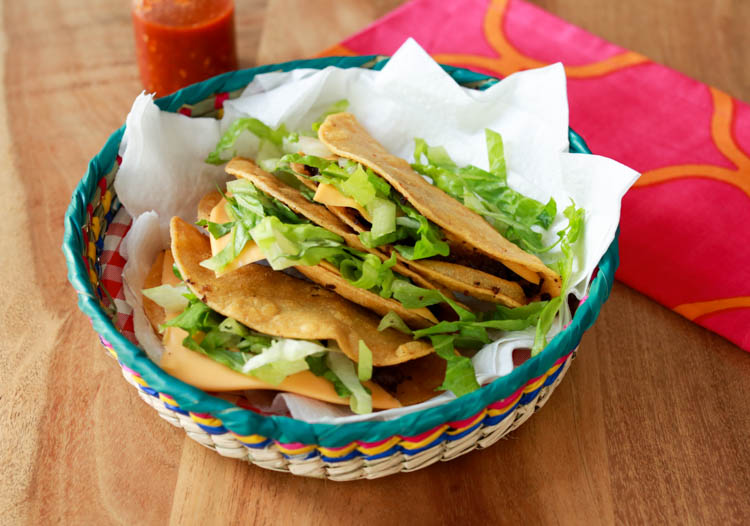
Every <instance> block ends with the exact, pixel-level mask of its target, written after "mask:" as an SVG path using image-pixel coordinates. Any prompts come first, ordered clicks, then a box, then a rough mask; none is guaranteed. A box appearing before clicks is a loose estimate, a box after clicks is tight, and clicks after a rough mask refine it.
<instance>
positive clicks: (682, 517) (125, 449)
mask: <svg viewBox="0 0 750 526" xmlns="http://www.w3.org/2000/svg"><path fill="white" fill-rule="evenodd" d="M399 3H400V1H399V0H378V1H367V0H357V1H348V2H338V1H337V0H320V1H316V2H307V1H304V0H237V4H238V7H239V10H238V12H239V16H238V20H237V24H238V38H239V43H240V56H241V62H242V66H251V65H254V64H260V63H266V62H275V61H280V60H288V59H294V58H301V57H305V56H310V55H313V54H315V53H317V52H318V51H320V50H322V49H324V48H326V47H328V46H329V45H331V44H334V43H335V42H337V41H339V40H341V39H342V38H344V37H346V36H347V35H348V34H350V33H352V32H354V31H355V30H357V29H359V28H362V27H363V26H365V25H366V24H368V23H369V22H371V21H372V20H374V19H376V18H377V17H379V16H380V15H382V14H384V13H385V12H387V11H388V10H390V9H392V8H394V7H395V6H396V5H397V4H399ZM535 3H537V4H539V5H541V6H542V7H545V8H547V9H549V10H551V11H553V12H555V13H557V14H559V15H560V16H562V17H564V18H566V19H567V20H569V21H571V22H573V23H575V24H578V25H580V26H582V27H584V28H586V29H588V30H590V31H593V32H594V33H597V34H599V35H601V36H603V37H605V38H607V39H609V40H611V41H613V42H616V43H618V44H621V45H623V46H626V47H629V48H631V49H633V50H636V51H639V52H641V53H644V54H646V55H648V56H650V57H652V58H653V59H655V60H658V61H661V62H663V63H666V64H668V65H670V66H672V67H674V68H676V69H678V70H680V71H683V72H685V73H687V74H689V75H691V76H694V77H696V78H698V79H700V80H702V81H705V82H708V83H710V84H713V85H715V86H717V87H719V88H721V89H724V90H726V91H728V92H729V93H731V94H733V95H735V96H737V97H739V98H741V99H744V100H750V68H748V67H747V65H748V64H750V36H749V35H750V32H749V31H748V20H750V3H748V2H732V1H731V0H716V1H714V2H705V1H703V0H658V1H656V0H631V1H629V2H617V1H614V0H607V1H606V2H602V1H600V0H536V1H535ZM127 5H128V2H127V1H123V0H118V1H116V0H108V1H103V0H66V1H65V2H62V1H55V0H29V1H27V2H2V3H0V19H2V22H3V33H2V40H1V41H0V42H1V44H0V46H1V47H0V48H1V49H3V50H4V52H5V53H4V55H3V62H2V64H3V67H2V69H0V75H1V76H2V80H3V82H1V83H0V100H2V101H3V109H2V111H0V172H1V173H2V192H1V193H0V210H2V213H3V218H4V220H3V221H2V222H0V243H1V245H0V253H1V254H2V267H3V270H2V273H0V290H2V291H3V293H2V295H0V313H1V314H0V316H2V322H1V323H0V331H2V335H1V336H0V342H2V352H0V375H1V376H0V414H1V415H2V418H1V419H0V422H2V441H0V452H2V453H1V454H2V457H1V458H2V465H3V466H4V475H3V478H4V480H3V483H2V490H1V491H0V510H1V511H2V515H0V517H2V518H1V519H0V522H2V523H9V524H14V523H25V522H31V523H34V524H48V523H53V522H54V523H57V522H62V523H67V524H105V523H127V524H163V523H166V522H172V523H175V524H213V523H217V524H218V523H232V524H238V523H258V524H266V523H269V524H270V523H279V524H294V523H301V524H339V523H353V524H359V523H363V524H381V523H382V524H393V523H410V524H415V525H416V524H449V523H453V524H457V523H482V522H488V523H496V522H500V523H516V522H521V521H524V522H526V523H533V524H536V523H547V522H560V523H579V524H580V523H586V524H595V523H613V522H620V523H623V522H625V523H645V522H648V523H656V522H658V523H684V522H698V523H701V522H704V523H714V524H718V523H721V522H724V521H726V522H729V523H740V522H743V521H744V522H746V523H747V522H748V521H750V497H748V490H747V488H748V487H750V448H748V437H750V417H749V416H748V415H750V380H749V379H750V357H749V356H748V355H747V353H745V352H743V351H741V350H739V349H738V348H736V347H735V346H733V345H731V344H730V343H728V342H726V341H725V340H723V339H721V338H720V337H718V336H716V335H714V334H712V333H710V332H708V331H705V330H703V329H701V328H700V327H698V326H696V325H693V324H691V323H690V322H688V321H686V320H684V319H682V318H680V317H679V316H677V315H676V314H674V313H673V312H671V311H669V310H667V309H665V308H663V307H661V306H659V305H657V304H656V303H653V302H652V301H650V300H648V299H647V298H645V297H643V296H642V295H640V294H639V293H637V292H634V291H633V290H630V289H628V288H626V287H625V286H622V285H619V284H617V285H616V286H615V288H614V291H613V296H612V299H611V300H610V301H609V303H608V304H607V305H606V307H605V308H604V310H603V311H602V313H601V317H600V319H599V321H598V323H597V325H596V326H595V328H594V329H593V330H591V331H590V332H589V333H588V334H587V335H586V336H585V338H584V340H583V344H582V350H581V352H580V353H579V358H578V359H577V360H576V361H575V363H574V365H573V367H572V369H571V371H570V373H569V374H568V376H567V377H566V378H565V379H564V381H563V382H562V384H561V385H560V387H559V388H558V390H557V392H556V393H555V394H554V396H553V397H552V399H551V400H550V401H549V402H548V404H547V406H546V407H545V408H544V410H542V411H541V412H540V413H539V414H538V415H536V416H535V417H534V418H533V419H531V420H530V421H529V422H528V423H527V424H525V425H524V426H522V427H521V428H520V429H519V430H518V431H516V432H514V433H513V434H511V435H510V438H509V439H508V440H505V441H503V442H501V443H499V444H496V445H495V446H493V447H492V448H490V449H489V450H487V451H484V452H477V453H472V454H470V455H468V456H465V457H462V458H460V459H458V460H454V461H451V462H450V463H446V464H440V465H435V466H432V467H430V468H428V469H426V470H423V471H420V472H417V473H413V474H407V475H399V476H392V477H389V478H386V479H381V480H377V481H361V482H356V483H348V484H343V483H331V482H325V481H320V480H307V479H303V478H297V477H292V476H289V475H285V474H280V473H274V472H269V471H264V470H262V469H259V468H256V467H252V466H248V465H246V464H243V463H240V462H237V461H233V460H229V459H226V458H222V457H220V456H219V455H216V454H214V453H211V452H210V451H208V450H206V449H204V448H202V447H201V446H199V445H198V444H196V443H195V442H193V441H192V440H188V439H186V438H185V435H184V433H183V432H181V431H178V430H176V429H174V428H172V427H171V426H169V425H168V424H167V423H165V422H164V421H162V420H161V419H159V418H158V417H157V416H156V414H155V413H154V411H153V410H152V409H151V408H149V407H147V406H146V405H145V404H144V403H143V402H142V401H141V400H140V399H139V398H138V397H137V396H136V394H135V392H134V391H133V389H132V388H131V387H130V386H129V385H127V384H126V383H125V382H124V381H123V380H122V379H121V378H120V375H119V373H118V370H117V369H118V368H117V367H116V365H115V364H114V363H113V362H112V360H111V359H109V358H108V357H107V356H106V355H105V353H104V352H103V351H102V348H101V347H100V345H99V343H98V341H97V338H96V336H95V335H94V333H93V331H92V330H91V326H90V324H89V323H88V321H87V320H86V318H85V317H84V316H83V315H82V314H81V313H80V312H79V311H78V310H77V309H76V307H75V295H74V293H73V291H72V289H71V288H70V287H69V286H68V284H67V281H66V270H65V266H64V263H63V259H62V257H61V253H60V250H59V247H60V244H61V239H62V231H63V225H62V217H63V213H64V211H65V209H66V207H67V205H68V199H69V196H70V194H71V191H72V189H73V187H74V185H75V184H76V182H77V181H78V179H79V178H80V177H81V176H82V175H83V173H84V171H85V166H86V162H87V160H88V159H89V158H91V157H92V156H93V155H94V154H95V153H96V152H97V151H98V150H99V148H100V147H101V145H102V144H103V143H104V141H105V139H106V138H107V136H108V135H109V134H110V132H111V131H112V130H114V129H115V128H116V127H118V126H119V125H120V123H122V122H123V120H124V118H125V115H126V114H127V112H128V109H129V107H130V104H131V102H132V100H133V98H134V97H135V95H136V94H137V93H138V92H139V90H140V84H139V81H138V78H137V71H136V67H135V62H134V57H135V54H134V50H133V37H132V30H131V25H130V19H129V14H128V6H127Z"/></svg>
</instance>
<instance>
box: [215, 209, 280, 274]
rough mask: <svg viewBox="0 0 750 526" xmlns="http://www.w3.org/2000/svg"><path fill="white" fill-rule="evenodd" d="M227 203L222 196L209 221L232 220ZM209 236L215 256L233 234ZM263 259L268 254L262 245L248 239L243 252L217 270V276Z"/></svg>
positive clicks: (224, 221) (221, 221)
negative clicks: (218, 236) (261, 248)
mask: <svg viewBox="0 0 750 526" xmlns="http://www.w3.org/2000/svg"><path fill="white" fill-rule="evenodd" d="M226 204H227V201H226V199H224V198H222V199H221V201H219V203H218V204H217V205H216V206H215V207H214V208H213V210H211V213H210V214H209V221H211V222H213V223H228V222H229V221H231V219H230V218H229V215H228V214H227V208H226V206H225V205H226ZM208 238H209V239H210V241H211V255H212V256H215V255H216V254H218V253H219V252H221V251H222V250H224V247H226V246H227V245H228V244H229V242H230V241H231V240H232V234H231V233H230V234H226V235H225V236H222V237H220V238H219V239H215V238H214V237H213V236H208ZM263 259H266V256H264V255H263V252H261V250H260V247H259V246H258V245H257V244H256V243H255V241H248V242H247V243H246V244H245V247H244V248H243V249H242V252H240V253H239V255H238V256H237V257H236V258H235V259H234V260H232V261H230V262H229V264H228V265H227V266H226V267H224V269H223V270H220V271H218V270H217V271H216V277H217V278H218V277H221V276H223V275H224V274H226V273H227V272H231V271H233V270H236V269H238V268H240V267H244V266H245V265H249V264H251V263H255V262H256V261H261V260H263Z"/></svg>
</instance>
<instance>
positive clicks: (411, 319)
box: [199, 159, 465, 329]
mask: <svg viewBox="0 0 750 526" xmlns="http://www.w3.org/2000/svg"><path fill="white" fill-rule="evenodd" d="M226 170H227V172H228V173H230V174H232V175H235V176H237V177H239V179H238V180H236V181H230V182H229V183H228V184H227V193H226V194H225V196H224V197H223V198H221V199H220V200H218V201H216V195H214V194H209V195H207V196H205V197H204V198H203V200H201V204H200V205H199V216H200V217H202V218H203V220H202V221H200V222H199V224H202V225H204V226H206V227H207V229H208V230H209V233H210V240H211V241H210V242H211V257H210V258H207V260H206V261H204V262H202V265H203V266H204V267H206V268H208V269H211V270H214V271H215V273H216V276H217V277H220V276H224V275H228V274H231V273H232V272H233V271H236V270H237V269H239V268H241V267H243V266H245V265H249V264H252V263H256V262H258V261H260V260H266V261H268V263H269V264H270V265H271V267H272V268H273V269H274V270H284V269H286V268H289V267H294V268H296V269H297V270H298V271H299V272H300V273H301V274H303V275H304V276H306V277H307V278H308V279H310V280H311V281H314V282H316V283H318V284H320V285H323V286H324V287H326V288H327V289H329V290H332V291H335V292H336V293H338V294H339V295H341V296H343V297H345V298H346V299H348V300H350V301H353V302H354V303H358V304H359V305H362V306H364V307H366V308H368V309H370V310H372V311H374V312H376V313H377V314H380V315H381V316H385V315H387V314H388V313H389V312H394V313H395V314H396V315H398V316H399V318H401V319H402V320H403V321H404V322H405V323H406V324H407V326H409V327H411V328H416V329H419V328H426V327H429V326H432V325H434V324H436V323H438V318H437V317H436V314H438V315H440V314H441V307H440V305H441V304H442V308H443V309H447V310H449V311H452V308H453V307H451V305H453V306H455V308H457V309H465V307H463V306H462V305H461V304H460V303H458V302H456V301H455V300H454V298H453V296H452V294H451V293H450V292H449V291H447V290H439V289H440V287H439V286H436V285H434V284H433V283H432V281H430V280H429V279H427V278H425V277H424V276H422V275H421V274H419V273H417V272H415V271H413V270H411V269H409V268H407V267H406V266H405V265H403V264H402V263H400V262H398V260H397V258H396V257H395V256H393V255H391V256H387V255H385V254H384V253H383V252H381V251H379V250H377V249H370V248H367V247H365V246H364V245H363V244H362V242H361V241H360V239H359V237H358V236H357V235H356V234H355V233H353V232H352V231H351V229H350V228H349V227H348V226H347V225H346V224H344V223H343V222H342V221H341V220H340V219H339V218H338V217H337V216H336V215H334V214H333V213H332V212H331V211H330V210H329V209H328V208H326V206H324V205H322V204H319V203H315V202H314V201H312V200H309V199H307V198H306V197H305V196H304V195H303V194H302V193H300V192H299V190H297V189H295V188H293V187H291V186H289V185H287V184H286V183H284V182H283V181H282V180H280V179H278V178H277V177H275V176H273V175H271V174H269V173H267V172H265V171H264V170H262V169H261V168H260V167H258V166H257V165H256V164H255V163H253V162H252V161H249V160H245V159H235V160H233V161H232V162H230V163H229V165H228V166H227V168H226ZM213 203H215V205H214V207H213V208H212V209H211V211H210V212H209V213H208V217H207V218H205V211H206V209H207V204H213ZM429 307H433V310H434V312H433V311H431V310H430V309H429Z"/></svg>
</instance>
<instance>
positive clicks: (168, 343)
mask: <svg viewBox="0 0 750 526" xmlns="http://www.w3.org/2000/svg"><path fill="white" fill-rule="evenodd" d="M185 336H187V332H185V331H184V330H182V329H180V328H178V327H168V328H167V329H166V330H165V331H164V340H163V342H164V349H165V350H164V354H163V355H162V358H161V362H160V363H159V366H160V367H161V368H162V369H163V370H164V371H165V372H167V373H169V374H171V375H172V376H174V377H175V378H178V379H180V380H182V381H183V382H185V383H187V384H190V385H192V386H193V387H197V388H198V389H203V390H204V391H216V392H221V391H242V390H248V389H270V390H274V391H286V392H288V393H295V394H299V395H303V396H307V397H310V398H314V399H316V400H322V401H324V402H330V403H332V404H339V405H348V404H349V399H348V398H341V397H340V396H339V395H337V394H336V390H335V389H334V388H333V384H332V383H331V382H329V381H327V380H325V379H323V378H321V377H319V376H315V375H314V374H313V373H311V372H310V371H301V372H299V373H296V374H293V375H290V376H287V377H286V378H285V379H284V380H283V381H282V382H281V383H280V384H278V385H271V384H268V383H266V382H263V381H262V380H259V379H257V378H254V377H252V376H247V375H244V374H241V373H238V372H237V371H233V370H232V369H230V368H229V367H226V366H224V365H222V364H220V363H218V362H215V361H213V360H211V359H210V358H209V357H207V356H204V355H202V354H199V353H197V352H195V351H191V350H190V349H188V348H186V347H183V346H182V340H183V339H184V338H185ZM364 385H366V386H367V387H368V388H369V389H370V391H371V392H372V406H373V408H376V409H392V408H394V407H401V404H400V403H399V401H398V400H396V399H395V398H393V397H392V396H391V395H390V394H388V393H387V392H386V391H385V390H384V389H383V388H382V387H380V386H379V385H377V384H374V383H372V382H365V384H364Z"/></svg>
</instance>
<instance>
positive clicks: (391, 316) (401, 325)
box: [378, 310, 412, 334]
mask: <svg viewBox="0 0 750 526" xmlns="http://www.w3.org/2000/svg"><path fill="white" fill-rule="evenodd" d="M386 329H396V330H397V331H399V332H403V333H404V334H412V330H411V329H410V328H409V326H408V325H406V322H405V321H404V320H402V319H401V316H399V315H398V314H396V313H395V312H393V311H392V310H389V311H388V312H386V314H385V316H383V318H382V319H381V320H380V323H379V324H378V330H379V331H381V332H382V331H384V330H386Z"/></svg>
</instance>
